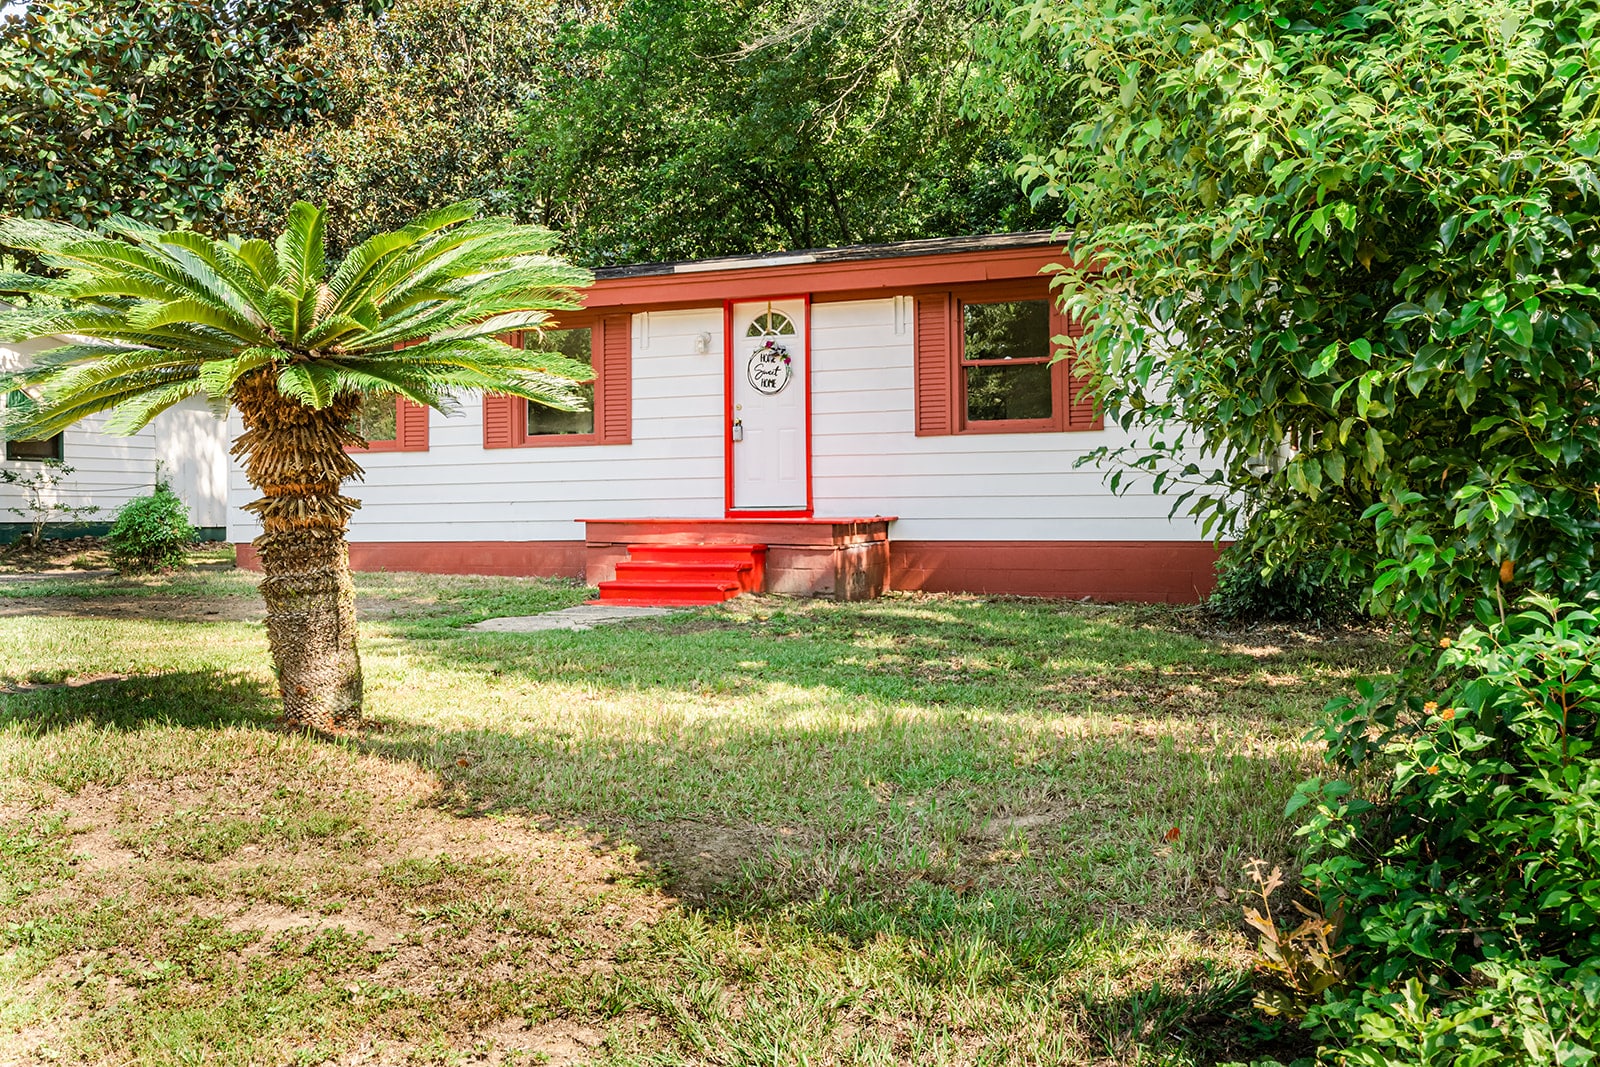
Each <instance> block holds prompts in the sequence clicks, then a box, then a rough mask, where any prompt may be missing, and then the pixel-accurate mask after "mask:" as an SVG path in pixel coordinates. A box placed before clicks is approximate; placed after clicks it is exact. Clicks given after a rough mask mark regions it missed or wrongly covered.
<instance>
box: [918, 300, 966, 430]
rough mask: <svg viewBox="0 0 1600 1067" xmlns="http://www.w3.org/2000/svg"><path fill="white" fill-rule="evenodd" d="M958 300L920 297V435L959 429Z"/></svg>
mask: <svg viewBox="0 0 1600 1067" xmlns="http://www.w3.org/2000/svg"><path fill="white" fill-rule="evenodd" d="M954 306H955V301H953V300H952V299H951V298H950V294H949V293H932V294H929V295H926V296H919V297H917V321H916V327H915V337H914V354H913V357H912V363H913V368H914V377H915V380H916V415H917V436H918V437H937V436H942V435H945V434H951V433H954V432H955V395H956V393H957V392H958V390H957V388H956V381H955V376H956V373H957V369H956V357H955V349H956V338H955V323H954V310H953V309H954Z"/></svg>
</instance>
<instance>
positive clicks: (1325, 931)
mask: <svg viewBox="0 0 1600 1067" xmlns="http://www.w3.org/2000/svg"><path fill="white" fill-rule="evenodd" d="M1266 867H1267V865H1266V861H1265V860H1251V861H1250V863H1249V864H1248V865H1247V867H1246V868H1245V874H1246V877H1248V878H1249V879H1250V880H1251V881H1252V882H1254V883H1255V884H1256V896H1258V897H1260V898H1261V907H1260V908H1255V907H1249V908H1246V909H1245V911H1244V921H1245V924H1246V925H1248V926H1249V927H1250V928H1251V929H1253V930H1255V932H1256V933H1257V935H1259V937H1260V941H1258V942H1257V943H1256V955H1257V959H1256V973H1257V975H1258V978H1259V982H1258V986H1257V990H1256V999H1255V1005H1256V1007H1258V1008H1260V1009H1261V1010H1262V1011H1264V1012H1266V1013H1267V1014H1268V1015H1284V1016H1287V1017H1288V1018H1291V1019H1303V1018H1305V1015H1306V1012H1308V1011H1309V1010H1310V1009H1311V1006H1312V1005H1313V1004H1315V1003H1317V1002H1318V1001H1319V1000H1321V999H1322V993H1323V991H1324V990H1327V989H1332V988H1333V987H1334V986H1337V985H1338V984H1339V983H1340V982H1342V981H1344V964H1343V963H1341V962H1340V957H1341V956H1343V955H1344V952H1343V951H1335V950H1334V948H1333V945H1334V943H1335V942H1337V941H1338V940H1339V928H1340V925H1341V923H1342V922H1343V920H1344V916H1343V915H1340V914H1335V915H1334V917H1333V918H1332V919H1329V918H1327V917H1325V916H1324V915H1323V914H1322V913H1321V912H1320V911H1318V910H1316V908H1309V907H1307V906H1306V905H1304V904H1302V903H1300V901H1298V900H1296V901H1295V902H1294V908H1295V910H1296V911H1298V912H1299V913H1300V922H1299V923H1298V924H1296V925H1294V926H1290V925H1288V924H1286V923H1281V922H1280V921H1279V918H1278V916H1276V915H1274V914H1273V911H1272V895H1273V894H1274V893H1276V892H1277V891H1278V890H1279V889H1281V888H1282V887H1283V870H1282V869H1281V868H1278V867H1274V868H1272V873H1271V874H1268V873H1267V869H1266ZM1301 891H1302V892H1304V893H1306V894H1307V895H1310V896H1311V901H1312V903H1313V904H1318V903H1319V902H1318V901H1317V899H1316V896H1315V895H1314V894H1311V893H1310V891H1309V890H1306V889H1302V890H1301Z"/></svg>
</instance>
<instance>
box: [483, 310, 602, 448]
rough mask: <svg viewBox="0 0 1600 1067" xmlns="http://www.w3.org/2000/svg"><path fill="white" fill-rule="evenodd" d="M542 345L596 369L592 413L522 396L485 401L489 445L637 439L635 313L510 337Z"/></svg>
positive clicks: (588, 392) (588, 389) (590, 385)
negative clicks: (634, 405)
mask: <svg viewBox="0 0 1600 1067" xmlns="http://www.w3.org/2000/svg"><path fill="white" fill-rule="evenodd" d="M505 340H506V341H507V343H509V344H514V345H516V346H518V347H522V346H523V345H525V344H538V345H540V346H541V347H544V348H546V349H549V350H551V351H556V352H559V353H561V354H562V355H565V356H567V357H569V358H572V359H577V360H579V361H580V362H585V361H586V362H588V363H589V365H590V366H592V367H593V368H594V377H593V378H592V379H590V380H589V381H587V382H585V383H583V388H582V390H581V391H582V392H583V394H584V397H585V399H586V400H588V401H589V410H588V411H557V410H555V409H553V408H548V407H544V406H543V405H540V404H534V403H532V402H530V401H527V400H522V399H519V398H517V397H510V396H498V395H493V394H491V395H489V396H485V397H484V398H483V447H484V448H528V447H545V446H552V445H625V444H628V443H629V442H631V441H632V440H633V320H632V317H631V316H630V315H626V314H619V315H591V316H586V317H570V316H569V317H567V318H565V319H563V320H562V321H561V322H559V323H557V324H555V325H553V326H552V328H551V329H548V330H544V331H541V332H539V333H535V332H534V331H519V332H518V333H516V334H512V335H510V336H508V337H507V338H505Z"/></svg>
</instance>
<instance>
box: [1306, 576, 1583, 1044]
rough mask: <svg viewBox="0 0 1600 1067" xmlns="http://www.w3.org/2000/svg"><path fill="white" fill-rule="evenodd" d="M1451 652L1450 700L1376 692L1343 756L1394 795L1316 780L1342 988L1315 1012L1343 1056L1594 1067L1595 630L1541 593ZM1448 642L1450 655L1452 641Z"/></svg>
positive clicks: (1367, 687) (1314, 878) (1321, 867)
mask: <svg viewBox="0 0 1600 1067" xmlns="http://www.w3.org/2000/svg"><path fill="white" fill-rule="evenodd" d="M1529 604H1530V605H1531V607H1530V608H1529V610H1526V611H1523V612H1521V613H1519V614H1517V615H1514V616H1512V617H1510V618H1509V619H1507V620H1505V621H1504V622H1495V623H1491V624H1488V625H1486V626H1485V627H1484V628H1482V629H1479V628H1476V627H1474V628H1469V629H1468V630H1466V631H1465V632H1464V633H1463V634H1462V635H1461V636H1460V638H1459V639H1458V640H1457V641H1456V642H1455V644H1454V645H1453V646H1452V647H1448V650H1447V651H1446V652H1445V653H1444V654H1443V655H1442V656H1441V660H1440V664H1441V668H1442V669H1443V670H1445V671H1447V672H1449V673H1448V674H1447V675H1446V677H1447V678H1449V679H1453V681H1449V682H1448V683H1447V684H1444V685H1442V686H1441V687H1440V691H1439V692H1438V693H1437V694H1436V695H1427V694H1405V693H1400V692H1399V691H1398V690H1396V689H1394V688H1392V687H1390V688H1386V687H1384V686H1381V685H1375V684H1373V683H1370V682H1369V683H1363V685H1362V687H1361V689H1360V692H1361V696H1360V697H1359V698H1356V699H1351V700H1346V701H1339V702H1335V704H1334V705H1332V706H1331V707H1330V710H1331V711H1332V712H1334V721H1333V722H1332V723H1331V724H1330V725H1329V727H1328V739H1329V747H1330V751H1331V752H1332V754H1333V755H1334V756H1335V757H1338V758H1341V759H1342V760H1343V761H1344V762H1346V763H1349V764H1353V763H1356V762H1360V761H1363V760H1365V759H1368V758H1371V757H1372V756H1373V755H1374V754H1377V755H1381V756H1382V757H1384V758H1386V760H1387V761H1388V764H1389V765H1388V769H1387V773H1386V775H1385V778H1386V779H1387V780H1386V781H1385V783H1384V785H1383V788H1382V789H1381V790H1380V791H1378V792H1377V793H1376V794H1375V795H1369V796H1367V797H1362V796H1360V795H1359V793H1358V792H1357V791H1355V790H1353V789H1352V788H1351V786H1350V784H1349V783H1347V782H1338V781H1336V782H1326V783H1324V782H1320V781H1315V780H1314V781H1311V782H1307V783H1305V784H1304V785H1302V786H1301V787H1300V789H1299V790H1298V791H1297V792H1296V794H1295V797H1294V799H1293V800H1292V801H1291V802H1290V811H1291V812H1293V811H1296V810H1302V811H1305V812H1308V813H1309V818H1308V819H1307V820H1306V823H1305V825H1304V826H1302V827H1301V829H1300V831H1299V832H1300V833H1301V834H1303V835H1305V836H1306V837H1307V839H1308V841H1309V843H1310V846H1311V851H1312V856H1313V860H1314V862H1312V863H1311V864H1309V865H1308V866H1307V867H1306V869H1305V880H1306V883H1307V884H1308V885H1309V886H1311V887H1313V888H1314V889H1315V891H1316V893H1317V895H1318V897H1319V898H1320V900H1321V903H1322V907H1323V910H1324V914H1334V913H1335V912H1336V911H1337V910H1339V909H1341V908H1343V909H1344V910H1345V913H1346V920H1345V925H1344V930H1343V936H1342V950H1343V951H1344V953H1345V955H1344V956H1343V958H1342V960H1341V962H1342V963H1343V964H1344V967H1345V971H1346V975H1347V984H1346V985H1344V986H1340V987H1337V988H1334V989H1332V990H1330V991H1329V992H1328V993H1327V994H1326V996H1325V998H1324V999H1323V1001H1322V1002H1321V1003H1317V1004H1314V1005H1312V1006H1310V1008H1309V1010H1308V1011H1307V1014H1306V1022H1307V1025H1309V1026H1311V1027H1312V1028H1313V1029H1314V1031H1315V1032H1316V1033H1317V1035H1318V1036H1319V1039H1322V1040H1325V1041H1327V1042H1328V1043H1329V1044H1330V1045H1331V1046H1334V1047H1335V1048H1337V1052H1333V1053H1330V1055H1331V1056H1332V1058H1333V1059H1335V1060H1338V1061H1342V1062H1344V1063H1348V1064H1360V1065H1364V1067H1365V1065H1371V1067H1377V1065H1380V1064H1388V1063H1441V1064H1442V1063H1513V1062H1539V1063H1558V1064H1579V1063H1585V1062H1590V1061H1591V1060H1592V1059H1593V1058H1594V1056H1595V1054H1596V1052H1597V1051H1600V847H1597V846H1600V830H1597V827H1600V753H1597V751H1596V749H1595V742H1596V733H1597V724H1600V670H1597V667H1596V665H1597V663H1600V620H1597V618H1596V616H1595V615H1594V614H1592V613H1590V612H1589V611H1586V610H1582V609H1579V608H1577V607H1574V606H1571V605H1560V604H1557V603H1555V602H1554V601H1551V600H1548V599H1545V598H1530V599H1529ZM1446 645H1447V646H1448V645H1449V642H1446Z"/></svg>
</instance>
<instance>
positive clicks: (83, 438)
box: [0, 338, 227, 526]
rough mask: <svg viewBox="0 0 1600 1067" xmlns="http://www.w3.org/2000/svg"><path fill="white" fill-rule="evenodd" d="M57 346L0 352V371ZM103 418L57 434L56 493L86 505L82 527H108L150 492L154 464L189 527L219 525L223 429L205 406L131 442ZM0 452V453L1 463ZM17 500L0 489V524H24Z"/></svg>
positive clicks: (170, 416)
mask: <svg viewBox="0 0 1600 1067" xmlns="http://www.w3.org/2000/svg"><path fill="white" fill-rule="evenodd" d="M59 344H61V341H60V340H59V339H57V338H41V339H39V340H35V341H27V342H22V343H19V344H9V345H4V346H0V368H3V369H5V370H16V369H20V368H22V367H24V366H26V365H27V364H28V362H29V361H30V360H31V358H32V356H33V354H34V353H36V352H42V351H45V350H46V349H50V348H54V347H56V346H58V345H59ZM109 419H110V415H109V414H101V415H91V416H89V417H88V418H86V419H84V420H83V421H81V422H79V423H78V424H76V425H74V426H70V427H68V428H67V430H66V431H65V433H64V434H63V435H62V442H61V447H62V460H63V462H64V463H65V464H66V465H67V466H68V467H71V468H72V474H71V476H70V477H68V478H66V479H65V480H64V481H63V482H62V483H61V486H60V488H59V490H58V492H57V494H56V496H57V499H58V500H59V501H60V502H61V503H63V504H68V505H73V506H84V505H93V506H95V507H98V508H99V509H100V511H99V512H98V513H96V514H94V515H91V516H88V517H86V518H85V520H84V521H86V522H97V523H98V522H109V521H111V519H112V518H113V517H115V515H116V511H117V509H118V508H120V507H121V506H122V505H123V504H125V503H127V502H128V501H129V500H130V499H132V498H133V497H136V496H143V495H145V494H147V493H149V492H150V491H151V490H152V489H153V488H154V487H155V479H156V461H157V460H158V459H160V460H163V461H164V462H165V463H166V464H167V473H168V478H169V480H170V481H171V482H172V485H173V488H174V490H176V491H177V493H178V495H179V496H180V497H181V498H182V499H183V500H184V501H186V502H187V503H188V504H189V508H190V521H192V522H193V523H194V524H195V525H196V526H221V525H223V523H224V521H225V518H226V515H227V485H226V470H227V427H226V424H225V423H224V422H223V420H222V419H220V418H217V417H216V416H214V415H213V414H212V413H211V411H210V410H209V409H208V408H207V406H206V405H205V403H204V401H201V400H188V401H185V402H184V403H182V404H180V405H178V406H176V407H174V408H173V409H172V410H170V411H168V412H166V413H164V414H163V415H161V416H160V418H158V419H156V421H155V422H154V423H152V424H151V425H150V426H147V427H145V428H144V429H143V430H140V431H139V432H138V433H136V434H133V435H131V436H122V435H119V434H112V433H108V432H106V430H105V424H106V423H107V422H108V421H109ZM3 455H4V453H3V452H0V457H3ZM0 463H3V464H4V466H5V467H6V468H7V469H10V470H16V471H19V472H25V473H29V472H34V471H38V470H39V469H40V468H41V465H40V464H38V463H27V462H21V461H7V460H4V459H3V458H0ZM23 506H24V505H23V495H22V493H21V491H20V490H19V489H18V488H17V487H16V486H12V485H4V484H0V522H25V521H27V520H26V517H25V516H23V515H19V514H17V513H16V512H15V511H14V510H12V509H20V508H23Z"/></svg>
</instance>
